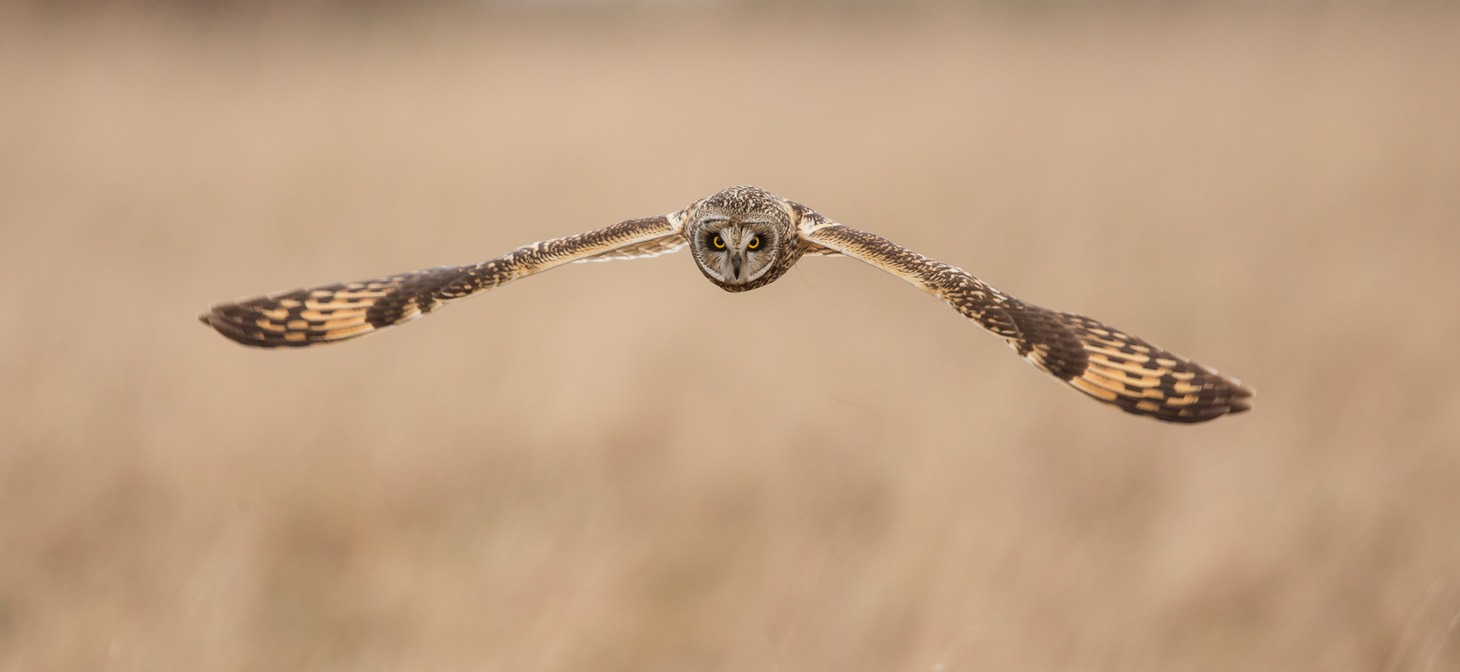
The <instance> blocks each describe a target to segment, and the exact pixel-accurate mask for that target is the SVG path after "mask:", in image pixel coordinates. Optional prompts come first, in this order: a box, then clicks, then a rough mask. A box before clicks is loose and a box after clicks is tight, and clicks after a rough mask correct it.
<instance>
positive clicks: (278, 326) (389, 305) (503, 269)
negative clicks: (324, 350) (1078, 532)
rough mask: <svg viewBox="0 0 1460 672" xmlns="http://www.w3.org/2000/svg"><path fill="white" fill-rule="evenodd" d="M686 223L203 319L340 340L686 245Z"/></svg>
mask: <svg viewBox="0 0 1460 672" xmlns="http://www.w3.org/2000/svg"><path fill="white" fill-rule="evenodd" d="M683 226H684V223H683V213H682V212H677V213H673V214H669V215H663V216H659V217H649V218H646V219H631V220H628V221H625V222H619V223H618V224H614V225H613V226H610V227H607V228H603V229H599V230H597V231H589V232H587V233H581V234H578V235H576V236H568V237H566V238H554V239H552V240H545V241H542V242H540V243H533V244H532V245H528V246H525V247H520V248H518V249H516V250H513V251H511V252H508V253H507V254H504V255H502V256H500V257H497V258H496V259H489V260H487V261H483V262H481V263H479V264H468V265H466V266H438V267H436V268H428V269H425V270H420V271H412V272H410V273H400V274H397V275H390V276H386V277H383V278H376V279H373V280H361V281H359V282H342V283H336V284H332V285H321V286H318V287H306V288H303V289H296V290H293V291H288V292H280V293H277V294H269V295H267V296H259V297H254V298H250V299H243V300H239V301H231V302H228V303H220V304H217V305H215V306H213V307H211V308H209V309H208V310H207V311H206V312H204V313H202V314H201V315H199V316H198V319H200V320H202V322H203V324H206V325H208V326H210V327H213V328H214V329H217V330H218V333H220V334H223V335H224V336H227V337H228V338H230V339H233V340H234V341H237V342H239V343H242V344H244V345H252V346H257V347H261V348H274V347H280V346H285V347H305V346H311V345H318V344H321V343H332V342H335V341H342V340H345V339H348V338H355V337H358V336H364V335H365V334H369V333H373V332H376V331H380V330H381V329H385V328H386V327H390V326H394V325H397V324H402V323H405V322H409V321H411V320H414V319H416V318H418V317H420V316H422V315H425V314H426V313H429V312H431V311H434V310H436V309H437V308H440V307H441V306H443V305H445V304H446V303H448V302H450V301H454V300H456V299H461V298H465V297H467V296H471V295H473V294H477V293H479V292H484V291H487V290H489V289H494V288H497V287H501V286H502V285H505V284H507V283H509V282H512V281H513V280H517V279H519V278H525V277H527V276H529V275H533V274H535V273H541V272H543V271H546V270H548V269H550V268H553V267H556V266H561V265H563V264H566V263H570V262H574V261H589V260H598V259H605V260H606V259H627V258H634V257H644V256H655V255H658V254H662V253H665V252H673V251H674V250H677V249H679V248H680V247H682V246H683V245H684V236H683V234H682V233H681V231H682V229H683Z"/></svg>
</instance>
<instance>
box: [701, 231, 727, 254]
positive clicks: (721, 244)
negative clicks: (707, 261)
mask: <svg viewBox="0 0 1460 672" xmlns="http://www.w3.org/2000/svg"><path fill="white" fill-rule="evenodd" d="M705 240H706V241H707V242H708V243H709V245H710V247H713V248H715V249H717V250H723V249H725V239H724V238H721V237H720V234H718V233H713V232H711V233H710V234H709V235H707V236H705Z"/></svg>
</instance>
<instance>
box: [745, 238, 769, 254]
mask: <svg viewBox="0 0 1460 672" xmlns="http://www.w3.org/2000/svg"><path fill="white" fill-rule="evenodd" d="M762 242H765V241H763V240H762V239H761V237H760V234H756V235H754V236H751V237H750V242H749V243H747V244H746V246H745V248H746V249H748V250H755V249H759V248H760V244H761V243H762Z"/></svg>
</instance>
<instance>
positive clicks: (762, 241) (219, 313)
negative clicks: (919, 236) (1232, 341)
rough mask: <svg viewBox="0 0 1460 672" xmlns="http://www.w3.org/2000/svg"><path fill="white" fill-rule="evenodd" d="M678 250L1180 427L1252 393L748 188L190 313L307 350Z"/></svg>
mask: <svg viewBox="0 0 1460 672" xmlns="http://www.w3.org/2000/svg"><path fill="white" fill-rule="evenodd" d="M685 246H688V247H689V248H690V250H691V252H692V255H693V257H694V260H695V264H696V265H697V266H698V267H699V269H700V271H701V272H702V273H703V274H704V275H705V277H706V278H708V279H709V280H710V281H711V282H713V283H715V284H716V285H718V286H719V287H721V288H722V289H724V290H726V291H729V292H743V291H748V290H751V289H755V288H757V287H761V286H764V285H766V284H769V283H771V282H774V281H775V280H776V279H777V278H779V277H780V276H781V275H783V274H784V273H785V272H786V271H787V270H789V269H790V268H791V266H793V265H795V263H796V262H797V261H798V260H799V259H800V258H801V257H802V256H803V255H838V254H840V255H845V256H848V257H852V258H854V259H857V260H859V261H862V262H865V263H867V264H870V265H872V266H875V267H877V268H880V269H882V270H884V271H887V272H889V273H892V274H893V275H896V276H898V277H900V278H902V279H904V280H906V281H908V282H910V283H912V284H914V285H916V286H918V287H920V288H922V289H923V290H924V291H926V292H928V293H930V294H932V295H934V296H936V297H938V298H940V299H942V300H944V301H946V302H947V303H948V304H949V305H950V306H952V307H953V309H954V310H956V311H958V312H959V313H960V314H962V315H963V316H965V317H967V318H969V319H970V320H973V321H974V322H975V323H976V324H978V325H979V326H981V327H983V328H984V329H987V330H988V331H990V332H992V333H993V334H995V335H997V336H999V337H1000V338H1003V339H1004V340H1005V341H1006V342H1008V343H1009V345H1010V346H1011V347H1013V348H1014V350H1015V352H1017V353H1019V355H1020V356H1022V357H1024V358H1025V359H1026V360H1027V361H1028V362H1029V363H1031V364H1033V365H1034V366H1035V367H1036V368H1038V369H1039V370H1041V371H1044V372H1046V373H1049V374H1050V375H1052V376H1054V377H1055V378H1057V379H1059V380H1061V381H1063V382H1065V383H1066V384H1068V385H1070V386H1071V387H1073V388H1074V389H1076V390H1078V391H1080V392H1081V393H1084V394H1085V395H1087V396H1089V397H1091V398H1093V399H1095V400H1097V401H1100V402H1104V403H1106V404H1110V405H1112V406H1115V407H1117V408H1120V409H1121V410H1123V411H1126V412H1128V413H1134V414H1137V415H1145V416H1150V417H1153V418H1156V419H1159V420H1166V421H1171V422H1188V423H1189V422H1202V421H1205V420H1210V419H1212V418H1216V417H1220V416H1222V415H1226V414H1228V413H1240V412H1242V411H1246V410H1248V409H1249V408H1251V398H1252V394H1253V393H1252V391H1251V390H1250V389H1248V388H1246V387H1243V386H1242V384H1241V382H1240V381H1237V380H1236V379H1233V378H1228V377H1225V376H1222V375H1221V374H1219V373H1217V372H1216V371H1214V370H1212V369H1210V368H1208V367H1205V366H1202V365H1200V364H1197V363H1195V362H1192V361H1191V360H1188V359H1186V358H1185V357H1182V356H1180V355H1176V354H1174V353H1171V352H1169V351H1167V350H1164V349H1162V348H1160V347H1157V346H1155V345H1152V344H1151V343H1149V342H1147V341H1144V340H1142V339H1140V338H1137V337H1135V336H1131V335H1129V334H1126V333H1124V332H1122V331H1120V330H1118V329H1115V328H1112V327H1109V326H1106V325H1104V324H1102V323H1100V322H1098V321H1096V320H1093V319H1091V318H1088V317H1085V316H1083V315H1077V314H1074V313H1063V312H1056V311H1052V310H1047V309H1045V308H1041V307H1039V306H1036V305H1033V304H1030V303H1025V302H1024V301H1021V300H1019V299H1016V298H1014V297H1012V296H1009V295H1007V294H1004V293H1003V292H1000V291H999V290H997V289H994V288H993V287H991V286H989V285H988V284H987V283H985V282H983V281H982V280H979V279H978V278H975V277H974V276H972V275H970V274H968V273H967V272H965V271H963V270H962V269H960V268H956V267H954V266H949V265H948V264H945V263H942V262H939V261H934V260H932V259H929V258H928V257H925V256H923V255H921V254H918V253H916V252H912V251H910V250H907V249H904V248H902V247H900V246H898V245H896V244H894V243H892V242H891V241H889V240H887V239H886V238H883V237H881V236H878V235H876V234H872V233H867V232H865V231H859V230H857V229H853V228H851V227H848V226H844V225H842V224H838V223H836V222H833V221H831V220H829V219H827V218H825V217H823V216H821V215H820V214H817V213H816V212H815V211H813V210H811V209H810V208H807V207H806V206H803V205H801V204H799V203H795V202H793V201H789V200H786V199H784V198H781V197H779V196H776V195H775V194H772V193H770V192H767V191H764V190H762V189H758V188H756V187H749V186H739V187H731V188H729V189H726V190H724V191H721V192H718V193H716V194H714V195H711V196H709V197H707V198H704V199H701V200H699V201H696V202H695V203H693V204H691V205H690V206H689V207H687V208H685V209H684V210H681V211H679V212H675V213H671V214H668V215H664V216H660V217H649V218H646V219H632V220H628V221H625V222H621V223H619V224H615V225H613V226H610V227H607V228H604V229H599V230H597V231H590V232H588V233H583V234H579V235H576V236H569V237H566V238H555V239H552V240H547V241H543V242H540V243H535V244H532V245H528V246H526V247H522V248H518V249H516V250H513V251H512V252H509V253H507V254H505V255H502V256H501V257H498V258H496V259H491V260H489V261H484V262H482V263H479V264H473V265H468V266H443V267H438V268H431V269H426V270H423V271H415V272H412V273H402V274H399V275H392V276H388V277H385V278H380V279H376V280H366V281H361V282H348V283H340V284H333V285H324V286H320V287H312V288H306V289H297V290H294V291H291V292H283V293H279V294H271V295H268V296H261V297H257V298H252V299H245V300H242V301H236V302H231V303H222V304H218V305H216V306H213V307H212V308H210V309H209V310H208V311H207V312H205V313H203V314H202V315H200V316H199V318H200V319H201V320H202V321H203V323H204V324H207V325H209V326H211V327H213V328H214V329H217V330H218V331H219V333H222V334H223V335H224V336H227V337H228V338H231V339H233V340H235V341H237V342H239V343H242V344H244V345H252V346H258V347H278V346H289V347H302V346H311V345H317V344H320V343H329V342H334V341H340V340H344V339H348V338H355V337H357V336H363V335H365V334H368V333H372V332H374V331H378V330H380V329H384V328H386V327H390V326H393V325H397V324H401V323H404V322H408V321H410V320H413V319H415V318H417V317H420V316H421V315H424V314H426V313H429V312H431V311H433V310H436V309H437V308H439V307H441V306H442V305H444V304H445V303H447V302H449V301H453V300H455V299H460V298H464V297H467V296H470V295H472V294H476V293H478V292H483V291H486V290H489V289H493V288H495V287H500V286H501V285H504V284H507V283H508V282H511V281H513V280H516V279H518V278H522V277H526V276H529V275H532V274H534V273H538V272H541V271H545V270H547V269H549V268H553V267H555V266H559V265H562V264H565V263H569V262H582V261H607V260H612V259H631V258H636V257H649V256H656V255H659V254H664V253H668V252H674V251H676V250H678V249H679V248H681V247H685Z"/></svg>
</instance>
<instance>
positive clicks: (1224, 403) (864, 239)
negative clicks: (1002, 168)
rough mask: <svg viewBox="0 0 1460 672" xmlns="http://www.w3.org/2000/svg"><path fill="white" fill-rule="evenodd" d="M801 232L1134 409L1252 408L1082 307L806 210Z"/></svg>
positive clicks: (1222, 381) (1233, 391)
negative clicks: (1021, 290)
mask: <svg viewBox="0 0 1460 672" xmlns="http://www.w3.org/2000/svg"><path fill="white" fill-rule="evenodd" d="M800 235H801V237H802V238H803V239H804V240H806V241H807V242H809V243H811V244H815V245H819V246H822V247H826V248H829V249H831V250H834V251H836V252H839V253H841V254H843V255H846V256H848V257H852V258H853V259H856V260H858V261H862V262H865V263H867V264H869V265H871V266H874V267H876V268H879V269H882V270H884V271H887V272H888V273H891V274H893V275H896V276H898V277H900V278H902V279H903V280H906V281H908V282H910V283H912V284H914V285H916V286H918V287H920V288H922V289H923V290H924V291H926V292H928V293H929V294H932V295H934V296H936V297H938V298H940V299H942V300H944V301H946V302H947V303H948V305H950V306H952V307H953V309H954V310H956V311H958V312H959V313H960V314H962V315H963V316H964V317H967V318H969V319H971V320H973V321H974V322H976V323H977V324H978V325H979V326H981V327H983V328H984V329H987V330H989V331H990V332H993V333H994V334H995V335H997V336H999V337H1001V338H1003V339H1004V340H1005V341H1007V342H1008V343H1009V345H1010V346H1011V347H1013V348H1014V351H1015V352H1018V353H1019V355H1020V356H1022V357H1024V358H1025V360H1027V361H1028V362H1029V363H1030V364H1033V365H1034V366H1035V368H1038V369H1039V370H1041V371H1044V372H1045V373H1048V374H1050V375H1052V376H1054V377H1055V378H1058V379H1059V380H1061V381H1063V382H1064V383H1065V384H1067V385H1069V386H1070V387H1073V388H1074V389H1076V390H1079V391H1080V392H1082V393H1084V394H1085V395H1086V396H1088V397H1090V398H1092V399H1095V400H1096V401H1099V402H1102V403H1106V404H1110V405H1112V406H1115V407H1117V408H1119V409H1121V410H1123V411H1125V412H1127V413H1134V414H1136V415H1145V416H1150V417H1153V418H1156V419H1158V420H1165V421H1168V422H1185V423H1191V422H1203V421H1206V420H1211V419H1213V418H1217V417H1220V416H1223V415H1226V414H1228V413H1240V412H1242V411H1246V410H1248V409H1249V408H1251V398H1252V390H1250V389H1248V388H1246V387H1243V385H1242V383H1241V381H1238V380H1237V379H1235V378H1228V377H1226V376H1223V375H1222V374H1220V373H1217V372H1216V371H1215V370H1213V369H1211V368H1208V367H1206V366H1203V365H1201V364H1198V363H1196V362H1193V361H1191V360H1189V359H1187V358H1185V357H1182V356H1181V355H1177V354H1175V353H1172V352H1170V351H1168V350H1165V349H1164V348H1161V347H1159V346H1156V345H1153V344H1151V343H1150V342H1148V341H1145V340H1143V339H1141V338H1138V337H1136V336H1132V335H1130V334H1127V333H1125V332H1123V331H1121V330H1119V329H1116V328H1114V327H1111V326H1108V325H1105V324H1102V323H1100V322H1098V321H1096V320H1094V319H1091V318H1089V317H1085V316H1084V315H1077V314H1075V313H1064V312H1058V311H1053V310H1049V309H1046V308H1041V307H1039V306H1036V305H1034V304H1032V303H1027V302H1024V301H1021V300H1019V299H1017V298H1014V297H1012V296H1009V295H1008V294H1005V293H1003V292H1000V291H999V290H997V289H994V288H993V287H991V286H989V285H988V284H987V283H985V282H983V281H982V280H979V279H978V278H975V277H973V276H972V275H970V274H968V273H967V272H966V271H964V270H963V269H961V268H956V267H954V266H950V265H948V264H945V263H942V262H940V261H935V260H933V259H929V258H927V257H925V256H923V255H921V254H918V253H916V252H913V251H912V250H908V249H906V248H903V247H901V246H899V245H897V244H895V243H893V242H892V241H889V240H887V239H886V238H883V237H881V236H878V235H876V234H873V233H867V232H866V231H859V230H857V229H853V228H851V227H848V226H844V225H841V224H837V223H836V222H832V221H830V220H827V219H826V218H824V217H822V216H821V215H819V214H816V213H814V212H811V211H809V210H804V209H803V211H802V213H801V226H800Z"/></svg>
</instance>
